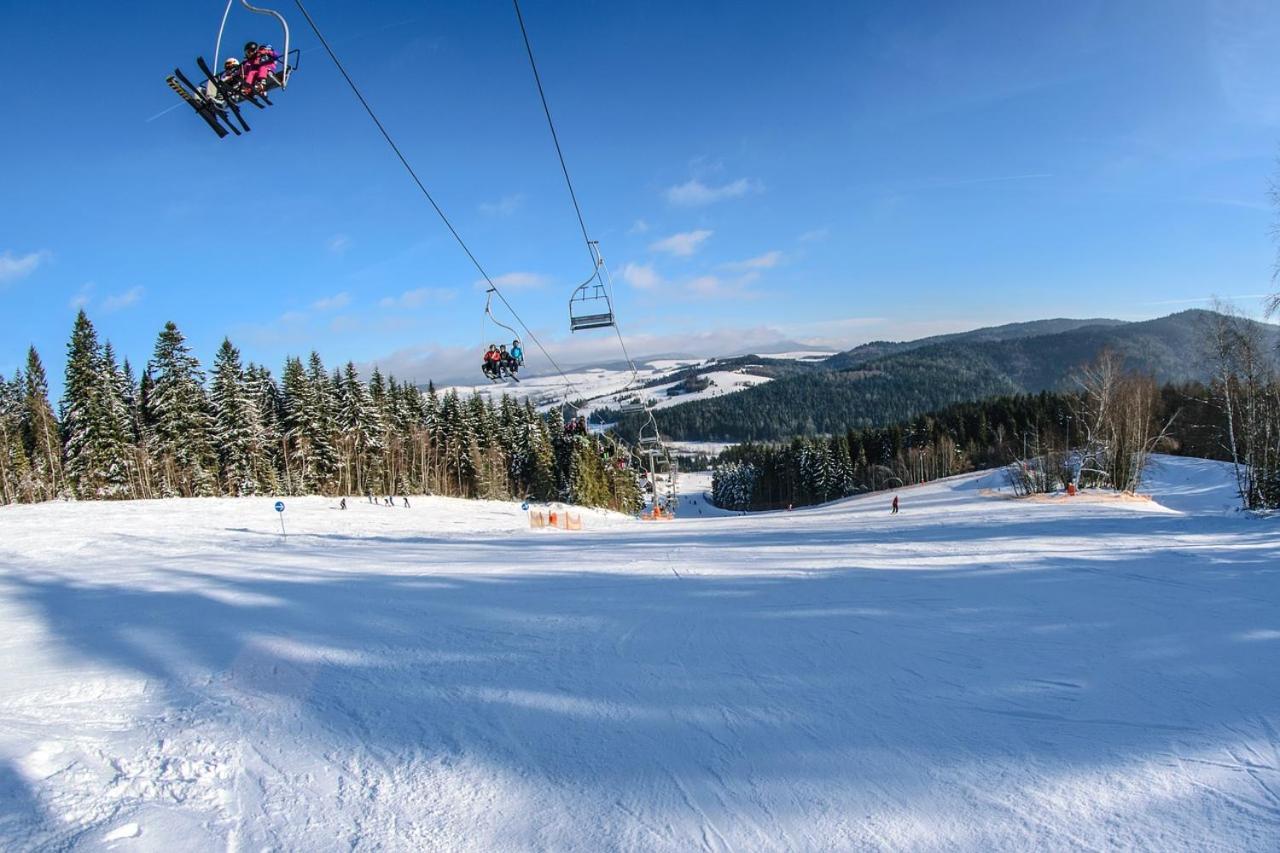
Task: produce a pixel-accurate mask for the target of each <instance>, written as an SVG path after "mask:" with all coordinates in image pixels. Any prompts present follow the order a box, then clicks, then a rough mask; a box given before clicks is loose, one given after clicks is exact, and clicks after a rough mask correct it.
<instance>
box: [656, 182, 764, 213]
mask: <svg viewBox="0 0 1280 853" xmlns="http://www.w3.org/2000/svg"><path fill="white" fill-rule="evenodd" d="M763 190H764V185H763V184H761V183H760V182H759V181H757V180H754V179H752V178H738V180H736V181H730V182H729V183H727V184H722V185H721V186H718V187H717V186H711V185H709V184H704V183H703V182H702V181H701V180H699V179H698V178H691V179H689V180H688V181H686V182H685V183H683V184H677V185H676V186H674V187H667V189H666V192H665V195H666V197H667V201H669V202H671V203H672V204H678V205H681V206H684V207H696V206H699V205H704V204H712V203H714V202H717V201H723V200H724V199H728V198H741V197H742V196H745V195H749V194H751V193H758V192H762V191H763Z"/></svg>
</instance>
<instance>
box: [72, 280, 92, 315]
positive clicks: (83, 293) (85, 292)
mask: <svg viewBox="0 0 1280 853" xmlns="http://www.w3.org/2000/svg"><path fill="white" fill-rule="evenodd" d="M93 286H94V285H93V282H91V281H87V282H85V283H84V284H82V285H80V289H79V290H77V291H76V293H75V296H72V297H71V299H70V300H69V301H68V302H67V305H69V306H70V307H71V310H72V311H79V310H80V309H81V308H85V307H87V306H88V304H89V300H91V299H92V298H93Z"/></svg>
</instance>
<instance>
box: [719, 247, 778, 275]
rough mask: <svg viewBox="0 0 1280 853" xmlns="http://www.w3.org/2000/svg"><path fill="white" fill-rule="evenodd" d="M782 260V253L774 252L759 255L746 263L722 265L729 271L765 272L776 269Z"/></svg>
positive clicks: (738, 262) (748, 259) (734, 262)
mask: <svg viewBox="0 0 1280 853" xmlns="http://www.w3.org/2000/svg"><path fill="white" fill-rule="evenodd" d="M781 260H782V252H779V251H776V250H775V251H772V252H765V253H764V254H763V255H757V256H756V257H754V258H747V259H746V260H745V261H731V262H729V263H727V264H722V266H723V267H724V269H727V270H742V271H746V270H765V269H772V268H773V267H776V266H777V265H778V263H779V262H780V261H781Z"/></svg>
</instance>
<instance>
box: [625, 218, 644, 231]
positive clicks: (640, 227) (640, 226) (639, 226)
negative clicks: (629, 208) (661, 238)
mask: <svg viewBox="0 0 1280 853" xmlns="http://www.w3.org/2000/svg"><path fill="white" fill-rule="evenodd" d="M648 230H649V223H648V222H645V221H644V220H643V219H637V220H636V221H635V222H633V223H631V227H630V228H628V229H627V233H628V234H644V233H646V232H647V231H648Z"/></svg>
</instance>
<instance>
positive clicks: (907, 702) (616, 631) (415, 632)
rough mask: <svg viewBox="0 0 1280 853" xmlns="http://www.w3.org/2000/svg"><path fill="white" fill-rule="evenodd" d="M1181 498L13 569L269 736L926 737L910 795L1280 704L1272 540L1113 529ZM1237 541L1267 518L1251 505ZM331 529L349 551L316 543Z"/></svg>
mask: <svg viewBox="0 0 1280 853" xmlns="http://www.w3.org/2000/svg"><path fill="white" fill-rule="evenodd" d="M1178 521H1179V519H1177V518H1174V517H1164V516H1143V517H1142V518H1141V520H1140V521H1138V522H1129V521H1128V520H1123V519H1122V520H1120V521H1118V522H1115V523H1114V525H1113V524H1112V522H1111V521H1109V520H1104V524H1103V526H1102V532H1101V533H1099V519H1087V520H1085V519H1081V520H1079V521H1078V522H1077V521H1074V520H1071V519H1068V520H1066V521H1063V520H1060V519H1054V520H1053V521H1052V522H1049V521H1044V522H1037V521H1028V522H1026V523H1025V524H1023V525H1014V526H1011V527H1009V528H1008V529H1006V530H999V529H998V533H997V535H998V536H1028V537H1030V536H1044V535H1053V536H1065V537H1073V536H1078V537H1080V539H1081V540H1082V541H1085V542H1095V543H1096V542H1104V543H1105V541H1106V539H1107V537H1108V536H1114V537H1116V541H1115V542H1114V543H1113V544H1114V545H1115V547H1113V548H1111V549H1110V552H1111V553H1109V554H1105V553H1098V554H1091V555H1087V556H1072V555H1070V554H1067V555H1039V554H1028V555H1027V556H1026V557H1025V558H1024V559H1022V560H1020V561H1019V562H1018V565H1017V566H1013V567H1011V566H1010V565H1009V564H1008V561H1007V560H1005V559H1001V560H1000V561H998V562H995V563H988V562H984V561H983V560H982V558H981V556H980V555H979V556H977V557H975V559H974V561H973V562H972V564H970V565H967V566H965V567H962V568H949V569H945V570H937V569H928V568H922V569H915V570H912V571H894V570H885V569H869V568H864V567H862V566H860V565H859V562H858V559H857V552H858V547H859V545H861V544H866V543H870V542H872V541H875V542H883V539H884V537H883V532H882V531H876V532H874V533H873V532H872V531H870V530H866V531H863V530H860V529H859V528H858V527H857V526H856V525H851V526H849V527H848V528H845V529H838V530H837V529H831V530H817V531H814V530H803V531H798V532H797V533H796V535H794V536H790V537H788V535H787V534H786V533H785V532H777V531H771V532H763V531H761V532H754V531H750V530H745V531H744V530H742V529H741V528H738V529H734V530H725V531H724V532H723V533H721V532H718V531H716V530H715V529H714V528H711V527H709V528H708V529H701V528H700V529H699V530H697V531H694V530H690V531H689V532H688V533H687V534H686V533H685V532H684V531H680V530H672V531H670V532H669V534H668V535H667V536H666V537H664V538H663V539H662V540H661V542H662V549H667V548H679V547H682V546H685V547H690V548H693V547H697V548H699V549H716V548H721V549H724V551H725V552H726V553H733V554H741V553H743V552H746V553H749V554H754V555H756V556H757V559H756V563H755V564H756V565H760V564H761V562H760V561H761V560H763V559H764V558H763V557H762V556H761V555H762V554H763V553H764V551H762V549H768V548H770V547H772V546H779V547H782V546H786V547H793V548H795V549H798V550H794V551H793V552H791V553H788V554H785V555H781V556H777V557H776V558H770V559H769V560H767V561H765V562H766V563H767V565H768V567H769V568H777V567H779V566H780V565H781V564H782V563H785V562H787V561H790V562H791V563H792V564H794V565H793V568H794V569H796V570H797V571H803V570H804V568H805V565H804V560H805V557H806V554H807V552H808V549H813V550H814V552H815V553H817V552H819V551H821V552H822V553H824V554H826V555H828V556H829V555H830V553H831V552H832V548H833V546H839V547H838V548H837V549H836V553H844V554H847V555H848V557H847V564H846V565H845V566H843V567H842V568H840V569H837V570H824V571H822V572H817V573H813V574H811V575H808V576H778V575H769V576H755V577H752V576H749V575H746V576H744V575H739V576H733V577H726V576H709V575H689V574H684V575H683V576H676V575H675V574H674V573H672V574H646V575H635V574H619V573H610V572H605V571H554V572H553V571H548V572H544V573H536V572H530V573H523V574H506V575H484V576H478V575H477V576H468V575H466V574H457V573H448V574H432V573H430V572H423V573H412V572H406V571H405V569H406V567H411V566H412V564H413V560H414V559H415V555H416V557H417V559H421V556H422V554H421V549H422V548H423V547H424V541H426V540H424V539H422V538H421V537H404V538H402V539H397V538H396V537H386V536H384V537H379V542H380V546H381V549H380V550H379V551H378V552H377V553H376V554H370V553H369V552H367V551H364V552H362V551H361V550H360V549H361V547H362V545H364V544H367V542H366V541H365V540H359V539H356V540H350V539H348V538H344V537H326V536H309V537H299V541H298V542H297V543H296V545H295V547H296V549H297V550H296V551H290V550H288V549H280V550H279V551H278V552H277V553H273V554H272V557H271V560H270V562H269V563H266V562H262V561H261V558H260V557H259V556H257V555H255V554H253V553H242V552H231V553H228V554H225V555H216V556H210V555H202V556H198V557H180V558H171V560H170V562H171V568H170V569H169V570H168V571H158V572H157V576H158V578H159V580H161V581H164V582H165V587H164V588H146V587H144V586H130V587H119V586H110V585H95V584H94V583H93V582H92V581H93V575H94V572H93V565H92V563H91V562H86V565H84V566H83V567H82V568H81V570H80V574H81V576H82V577H83V578H84V579H85V582H84V583H80V582H72V581H70V580H68V579H66V578H56V577H51V576H47V575H46V576H39V577H37V576H23V575H21V574H19V573H11V574H9V575H8V576H7V577H4V578H3V579H0V588H3V589H5V591H6V592H7V594H8V595H10V596H12V597H13V598H14V599H15V600H16V601H18V602H19V603H20V604H22V605H25V606H26V607H29V608H32V609H34V611H35V612H36V613H38V614H39V616H40V618H41V619H42V620H43V621H44V623H45V624H46V625H47V627H48V629H49V630H50V632H51V635H52V636H53V637H54V638H55V639H56V640H57V641H58V642H59V643H61V644H62V645H63V646H65V648H66V650H67V651H69V652H71V653H73V654H75V655H77V656H80V657H82V658H84V659H87V660H90V661H93V662H97V663H99V664H103V665H105V666H109V667H111V668H114V669H121V670H125V671H131V672H136V673H139V674H141V675H144V676H146V677H147V678H148V679H149V680H150V681H151V683H152V684H153V686H154V687H157V688H158V689H160V690H161V691H163V694H164V696H165V698H166V700H167V702H168V703H169V704H171V705H173V706H178V707H183V708H189V709H191V710H192V712H193V716H194V717H196V718H198V717H199V715H200V713H201V711H202V709H205V708H213V707H216V708H218V709H219V713H222V714H226V713H228V711H227V708H229V707H230V708H234V709H238V713H240V714H242V715H243V716H242V717H241V718H240V719H241V723H242V728H241V729H240V732H239V733H240V735H241V736H242V737H244V738H246V739H249V740H252V741H266V740H268V739H270V738H273V737H274V736H275V735H273V734H272V731H273V730H272V729H271V728H270V726H269V725H267V724H266V723H264V721H265V720H270V719H272V715H286V711H287V714H291V715H293V716H295V717H298V718H300V719H301V720H302V725H303V726H304V727H309V729H308V730H309V731H311V732H312V733H313V735H314V737H312V738H311V739H310V741H314V743H316V744H319V745H317V746H314V748H315V749H316V750H317V751H318V752H319V751H327V753H326V754H331V753H332V751H334V750H338V751H343V750H370V751H373V752H377V753H380V754H384V755H389V756H399V757H405V756H417V757H418V758H420V759H421V760H431V759H432V757H439V758H448V759H450V760H456V759H459V758H464V757H465V758H468V759H471V760H477V761H480V762H482V763H483V764H485V765H486V766H491V767H496V768H500V769H501V770H502V771H504V772H508V773H510V774H511V775H512V776H514V777H518V778H536V779H540V780H541V783H540V784H545V785H549V786H551V787H553V788H560V789H579V788H592V789H596V790H612V791H625V790H637V789H641V788H652V787H654V786H663V785H667V784H669V782H668V780H669V777H670V774H671V773H672V772H673V771H672V768H673V767H677V768H683V771H682V772H685V773H687V774H689V775H690V776H692V777H695V778H700V779H707V780H718V781H715V782H714V784H715V785H718V786H721V787H728V788H732V787H735V786H740V785H746V784H747V783H748V782H749V783H750V784H751V785H759V784H775V785H779V786H783V787H784V788H785V787H791V788H795V787H796V786H801V787H803V786H806V785H815V784H816V785H820V786H835V787H836V788H838V787H840V786H857V785H859V784H866V780H865V778H864V777H865V776H867V774H872V775H875V774H884V773H885V772H887V771H886V770H885V763H884V760H883V758H882V757H883V756H884V755H886V754H888V755H891V756H896V758H895V759H894V760H895V761H901V762H903V763H904V766H903V767H902V769H901V773H902V774H903V780H905V781H900V787H901V789H902V790H903V791H905V792H906V793H905V794H904V796H906V797H908V798H909V797H910V792H911V791H912V790H919V789H920V786H925V785H927V784H929V783H928V775H927V774H928V773H930V772H935V771H938V770H939V769H946V768H959V767H963V766H970V765H980V766H982V765H989V764H992V763H995V764H999V763H1000V762H1015V761H1016V762H1021V763H1027V762H1031V763H1034V764H1036V765H1037V766H1039V767H1041V768H1042V769H1056V770H1059V771H1062V772H1068V771H1085V770H1092V769H1094V768H1098V767H1110V766H1117V765H1121V764H1123V763H1125V762H1127V761H1139V760H1143V759H1146V758H1150V757H1153V756H1163V755H1167V754H1169V753H1170V752H1171V751H1172V752H1178V753H1188V752H1195V751H1197V750H1211V749H1213V748H1215V745H1218V744H1221V743H1222V742H1223V741H1224V739H1225V738H1227V737H1228V736H1229V735H1228V733H1229V732H1237V733H1238V732H1241V731H1248V732H1256V731H1259V730H1260V729H1259V723H1258V721H1259V720H1263V721H1265V720H1267V719H1270V720H1275V718H1276V715H1277V714H1278V713H1280V675H1277V668H1276V667H1275V666H1274V662H1275V659H1276V654H1277V653H1278V652H1280V639H1277V638H1274V637H1272V635H1271V634H1270V633H1268V631H1269V630H1271V629H1277V630H1280V623H1277V621H1276V618H1275V603H1276V601H1277V598H1278V596H1277V592H1278V591H1280V576H1278V575H1277V573H1276V572H1275V571H1274V568H1275V563H1276V558H1277V548H1276V547H1272V548H1270V549H1267V550H1265V551H1262V550H1257V549H1241V550H1232V549H1230V548H1227V547H1225V546H1224V547H1222V548H1216V549H1204V550H1197V551H1194V552H1189V551H1186V550H1185V546H1182V547H1183V548H1184V550H1181V551H1180V550H1179V546H1175V547H1174V548H1173V549H1172V550H1171V551H1168V552H1164V551H1159V550H1156V551H1143V552H1136V551H1133V552H1131V551H1126V550H1124V549H1123V548H1122V547H1120V545H1121V544H1122V543H1121V542H1120V539H1121V538H1122V537H1123V535H1124V534H1127V533H1130V532H1133V531H1135V530H1138V529H1141V532H1142V533H1143V534H1144V535H1152V534H1157V535H1158V534H1162V533H1170V534H1172V533H1176V532H1185V531H1186V529H1187V528H1186V524H1185V520H1182V522H1183V523H1182V525H1181V526H1180V525H1179V524H1178ZM969 526H972V527H973V528H974V529H973V530H972V531H966V528H967V527H969ZM979 528H982V529H985V530H986V531H987V532H988V533H990V530H991V528H990V525H982V524H980V523H978V522H976V521H975V522H974V523H973V524H972V525H968V524H967V523H966V522H964V521H960V522H959V523H958V524H956V525H948V527H947V529H946V530H945V536H946V537H947V538H949V539H956V540H959V541H973V542H974V543H979V544H980V543H981V542H982V541H983V540H984V538H985V539H987V540H988V541H989V540H990V539H991V537H990V536H987V537H984V536H983V535H981V531H980V530H979ZM901 535H902V536H903V540H904V541H912V542H922V541H936V540H940V539H941V538H942V537H943V535H944V533H943V532H941V531H938V530H936V529H929V528H927V527H923V526H917V527H912V528H910V529H909V530H904V531H901ZM970 535H971V536H972V539H969V537H970ZM533 541H534V540H533V539H532V538H530V537H527V536H516V537H513V539H512V540H511V541H508V542H505V543H504V542H503V541H502V540H494V539H488V540H486V539H483V538H478V537H459V538H443V539H439V540H431V541H430V545H431V548H432V549H433V551H435V552H436V553H433V555H432V559H433V561H434V562H435V563H437V564H440V563H442V562H449V557H450V555H451V554H454V553H456V555H457V558H458V559H457V562H456V566H455V570H457V571H463V570H465V567H466V566H467V565H468V564H469V563H471V562H473V561H474V562H475V564H476V565H480V564H481V563H482V562H483V563H485V564H486V565H488V566H490V567H492V566H493V565H494V564H500V563H501V562H502V560H504V559H509V560H510V561H511V563H512V564H513V565H514V564H519V562H520V560H521V552H522V551H523V550H525V549H528V548H529V546H530V544H531V543H532V542H533ZM537 541H538V543H539V545H540V546H544V547H545V548H547V549H549V552H550V553H551V555H552V556H550V557H547V558H546V559H547V560H548V561H554V555H555V554H558V553H561V552H562V553H563V555H564V557H565V560H566V563H567V564H569V565H572V564H573V563H572V562H568V561H570V560H576V561H578V562H579V563H581V562H582V561H583V559H584V555H583V551H582V550H581V548H582V546H584V545H585V546H587V556H586V559H587V561H588V563H589V560H590V553H591V546H592V545H593V543H592V542H591V541H590V538H589V537H588V538H585V539H583V540H581V541H580V542H570V541H569V540H567V539H565V540H553V539H549V538H548V539H541V540H537ZM1238 541H1239V542H1242V543H1244V544H1251V545H1257V544H1258V543H1259V542H1262V541H1264V540H1261V539H1257V537H1256V536H1255V535H1254V531H1252V530H1249V529H1247V528H1245V529H1243V530H1242V532H1241V534H1240V537H1239V539H1238ZM1269 541H1270V542H1271V544H1272V545H1274V544H1275V542H1274V539H1271V540H1269ZM653 542H654V540H653V539H652V538H646V537H645V536H643V535H639V534H634V535H633V534H631V533H629V532H619V533H617V534H616V535H611V536H610V539H609V542H608V545H609V549H610V551H609V553H610V555H611V556H610V559H611V560H615V561H621V560H622V559H624V557H634V558H635V559H636V560H642V559H648V558H649V557H648V555H649V554H650V549H651V546H652V544H653ZM599 544H601V545H604V544H605V543H603V542H601V543H599ZM451 549H452V550H451ZM628 549H633V550H632V551H630V552H629V551H628ZM1104 550H1105V549H1104ZM441 551H443V552H444V553H443V554H442V553H440V552H441ZM318 555H324V558H325V560H327V561H328V563H327V564H326V565H333V566H337V567H340V568H334V569H329V568H325V569H323V570H318V569H317V567H316V565H315V564H316V560H317V558H318ZM653 559H655V560H656V561H658V562H659V563H660V562H661V559H660V556H659V557H654V558H653ZM731 559H733V560H742V561H743V562H745V564H746V570H747V571H749V570H750V568H751V566H752V562H751V560H750V559H746V560H744V559H743V558H742V557H741V556H733V557H732V558H731ZM214 560H216V562H217V564H218V565H217V566H216V567H214V566H209V567H206V566H205V565H204V564H205V563H208V562H211V561H214ZM371 562H377V563H378V564H379V566H380V567H381V568H382V570H381V571H377V570H372V569H370V568H369V564H370V563H371ZM391 568H395V569H396V570H397V571H389V570H388V569H391ZM677 568H678V566H677ZM1251 632H1252V633H1251ZM1277 637H1280V633H1278V634H1277ZM231 713H233V714H234V713H236V712H231ZM298 737H300V738H302V740H303V741H308V738H307V737H306V736H305V735H298ZM310 741H308V742H310ZM260 745H261V746H262V747H263V748H269V747H270V744H267V743H262V744H260ZM876 756H880V757H876ZM10 777H12V774H10ZM0 785H7V786H9V787H14V786H16V785H17V783H16V782H13V781H12V779H11V778H6V777H4V776H0ZM18 790H19V792H20V793H21V789H18ZM1263 799H1265V797H1263ZM23 802H28V803H30V802H31V801H30V799H29V798H28V800H26V801H23V800H21V799H20V798H19V799H18V800H15V803H16V805H11V806H6V808H7V809H9V811H6V812H3V813H0V815H5V816H7V815H9V814H11V813H13V811H12V810H13V809H17V810H18V811H19V812H21V811H23V810H24V809H26V808H27V806H24V805H22V803H23ZM1275 813H1276V814H1280V811H1276V812H1275ZM1273 818H1274V815H1273ZM4 819H8V818H7V817H4V816H0V820H4ZM0 826H3V824H2V823H0Z"/></svg>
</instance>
